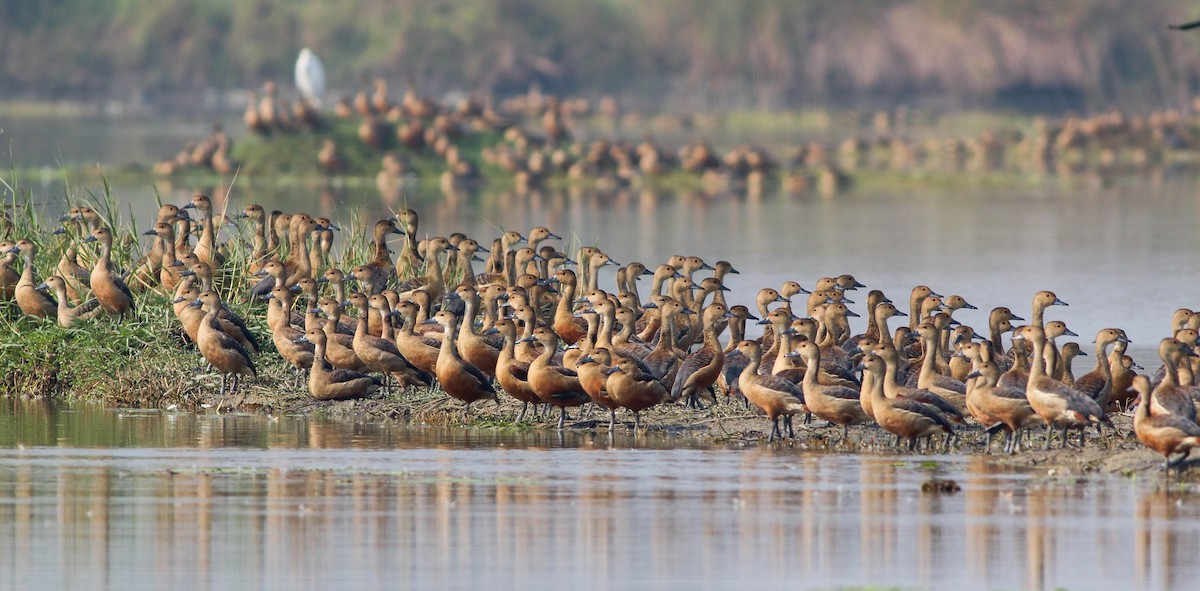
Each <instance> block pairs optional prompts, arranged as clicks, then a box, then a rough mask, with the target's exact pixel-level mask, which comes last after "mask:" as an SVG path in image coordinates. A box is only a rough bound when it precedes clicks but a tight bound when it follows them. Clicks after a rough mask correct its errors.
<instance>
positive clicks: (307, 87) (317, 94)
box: [296, 47, 325, 108]
mask: <svg viewBox="0 0 1200 591" xmlns="http://www.w3.org/2000/svg"><path fill="white" fill-rule="evenodd" d="M296 88H298V89H299V90H300V94H302V95H304V98H306V99H308V101H309V102H311V103H312V104H313V106H314V107H318V108H319V107H320V106H321V99H322V98H323V97H324V96H325V66H323V65H321V58H319V57H317V54H315V53H313V52H312V50H311V49H309V48H307V47H305V48H304V49H301V50H300V57H298V58H296Z"/></svg>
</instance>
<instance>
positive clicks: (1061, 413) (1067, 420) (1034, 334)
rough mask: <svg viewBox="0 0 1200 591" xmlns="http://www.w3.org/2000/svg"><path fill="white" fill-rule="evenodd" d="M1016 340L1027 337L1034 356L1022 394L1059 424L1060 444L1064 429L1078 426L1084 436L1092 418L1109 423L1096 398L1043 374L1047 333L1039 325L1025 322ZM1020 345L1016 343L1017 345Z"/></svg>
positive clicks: (1049, 421) (1048, 434) (1050, 421)
mask: <svg viewBox="0 0 1200 591" xmlns="http://www.w3.org/2000/svg"><path fill="white" fill-rule="evenodd" d="M1013 339H1015V340H1017V341H1029V343H1030V344H1031V345H1033V351H1032V353H1033V356H1032V358H1031V359H1030V368H1029V381H1028V385H1027V386H1026V389H1025V397H1026V398H1027V399H1028V400H1029V404H1030V405H1031V406H1033V410H1034V411H1036V412H1037V413H1038V415H1039V416H1040V417H1042V420H1044V421H1046V424H1047V425H1049V426H1051V427H1059V428H1060V429H1061V431H1062V440H1063V443H1062V444H1063V447H1066V445H1067V430H1068V429H1071V428H1078V429H1080V440H1081V442H1082V439H1083V429H1084V428H1085V427H1087V426H1088V425H1090V424H1091V423H1093V422H1101V423H1104V424H1106V425H1109V426H1111V425H1112V421H1111V420H1109V418H1108V416H1107V415H1105V414H1104V410H1103V409H1101V408H1100V405H1098V404H1096V401H1094V400H1092V399H1091V398H1089V397H1087V396H1086V395H1084V394H1083V393H1081V392H1079V391H1078V390H1076V389H1074V388H1072V387H1070V386H1068V385H1066V384H1064V383H1062V382H1060V381H1058V380H1055V379H1053V378H1051V377H1050V376H1048V375H1046V368H1045V354H1046V333H1045V330H1044V329H1043V328H1041V327H1039V326H1034V325H1030V326H1025V327H1023V328H1021V330H1020V331H1019V332H1018V333H1017V334H1016V335H1014V336H1013ZM1018 346H1019V345H1018ZM1051 435H1052V432H1051V429H1047V432H1046V448H1047V449H1049V447H1050V440H1051Z"/></svg>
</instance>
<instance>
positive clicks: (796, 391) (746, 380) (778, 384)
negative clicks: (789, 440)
mask: <svg viewBox="0 0 1200 591" xmlns="http://www.w3.org/2000/svg"><path fill="white" fill-rule="evenodd" d="M737 351H738V352H739V353H741V354H742V355H743V356H745V358H746V360H747V363H746V367H745V368H744V369H743V370H742V375H740V376H739V377H738V389H739V390H741V392H742V394H744V395H745V396H746V400H747V401H749V403H750V404H753V405H754V406H756V407H758V408H759V410H762V411H763V412H765V413H767V418H768V419H770V420H771V434H770V435H769V436H768V437H767V442H768V443H769V442H771V441H774V440H775V438H776V437H783V435H784V434H785V433H786V434H787V435H788V436H789V437H795V431H794V430H793V428H792V416H793V415H795V414H796V413H799V412H808V409H807V407H805V405H804V392H803V390H801V388H800V386H797V385H796V384H793V383H792V382H790V381H788V380H785V379H783V378H779V377H776V376H773V375H762V374H760V373H759V365H760V364H761V363H762V346H761V345H759V344H758V342H757V341H749V340H746V341H742V342H740V343H738V346H737ZM781 416H782V417H784V423H783V431H781V430H780V425H779V417H781Z"/></svg>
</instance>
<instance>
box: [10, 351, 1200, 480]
mask: <svg viewBox="0 0 1200 591" xmlns="http://www.w3.org/2000/svg"><path fill="white" fill-rule="evenodd" d="M216 379H217V377H216V375H215V374H200V375H197V376H194V379H192V380H190V385H191V386H192V387H194V388H196V389H195V390H193V389H192V388H189V387H186V386H188V385H189V384H188V383H187V382H182V383H181V385H183V386H185V387H184V388H179V389H176V390H174V391H165V392H163V396H161V397H159V398H158V400H159V402H160V403H159V404H157V405H154V406H138V405H126V404H120V403H115V402H116V401H114V400H111V399H106V400H96V399H94V398H85V397H75V398H74V399H72V398H71V397H62V396H48V397H46V398H48V399H51V400H54V401H59V402H67V403H68V404H69V403H72V402H73V401H78V402H80V403H88V404H98V405H101V406H103V407H105V408H106V409H109V410H113V411H117V410H119V409H122V408H126V409H133V408H136V409H139V410H145V411H157V412H191V413H200V414H204V413H215V414H222V413H241V414H245V413H249V414H260V415H263V416H275V415H287V416H303V417H308V418H320V419H324V420H331V421H334V422H338V423H346V424H354V423H362V422H364V421H366V422H381V423H395V424H399V425H402V426H405V427H410V428H414V429H427V428H453V429H458V428H464V429H470V430H479V431H483V432H490V433H495V434H498V435H504V434H530V433H537V434H542V435H550V434H553V433H555V432H556V429H555V425H556V422H557V414H556V411H552V412H551V413H550V414H549V415H544V416H537V417H531V416H528V415H527V416H526V418H525V419H524V420H522V421H519V422H518V421H516V420H515V417H516V415H517V413H518V412H519V410H520V403H519V402H517V401H516V400H514V399H511V398H506V397H504V396H502V397H501V402H500V404H498V405H496V404H490V403H483V404H480V405H478V406H477V407H474V408H472V413H471V416H470V417H468V418H467V419H466V420H464V419H463V417H462V404H461V403H459V402H457V401H454V400H453V399H451V398H449V397H448V396H446V395H445V394H444V393H441V392H440V391H434V390H420V391H416V392H411V393H410V392H399V393H396V392H394V393H393V394H392V395H391V396H389V397H383V396H376V397H373V398H364V399H357V400H343V401H320V400H315V399H313V398H311V397H309V396H308V394H307V393H306V392H304V391H303V390H299V389H295V388H283V389H281V388H279V387H274V388H272V387H267V386H265V385H263V384H262V382H263V381H264V380H261V379H260V380H256V381H254V382H247V383H246V384H244V385H245V386H246V389H245V390H243V391H242V392H240V393H239V394H237V395H236V396H234V397H226V398H225V399H220V398H218V397H217V395H216V393H215V392H213V391H210V390H209V389H208V388H207V387H202V386H206V385H207V381H215V380H216ZM9 397H13V396H9ZM16 397H17V398H23V399H36V398H39V397H41V396H40V395H35V396H30V395H21V396H16ZM531 414H532V411H531ZM569 415H570V417H571V418H570V419H568V421H567V424H566V427H565V428H564V430H563V431H564V433H569V434H575V435H578V434H584V433H591V434H592V435H594V436H597V437H601V436H608V429H607V426H608V415H607V412H605V411H603V410H602V409H599V408H590V409H588V410H582V411H581V409H580V408H572V409H570V410H569ZM1109 416H1110V418H1112V419H1113V422H1114V423H1115V424H1116V426H1117V430H1118V432H1119V433H1120V435H1117V436H1114V435H1113V434H1112V433H1111V431H1106V435H1107V438H1106V439H1101V438H1099V437H1097V435H1096V433H1095V432H1094V431H1089V432H1088V437H1087V444H1086V446H1085V447H1084V448H1083V449H1082V450H1080V449H1078V448H1075V447H1068V448H1066V449H1060V448H1058V447H1057V446H1058V443H1057V440H1056V443H1055V447H1054V448H1053V449H1051V450H1043V449H1042V442H1043V441H1044V440H1043V439H1042V434H1043V431H1042V430H1041V429H1036V428H1035V429H1033V430H1031V435H1030V439H1029V440H1028V441H1027V443H1026V445H1027V447H1028V449H1026V450H1023V451H1021V452H1020V453H1017V454H1005V453H1003V452H1002V451H1000V449H1001V446H1002V438H1001V437H997V440H996V441H995V442H994V443H993V445H992V447H991V448H990V449H991V451H988V452H985V451H984V444H983V432H982V429H981V428H980V427H978V426H975V425H970V426H964V427H960V428H958V429H956V432H957V433H958V435H959V441H958V442H956V443H955V444H954V445H953V446H952V447H951V449H950V450H949V451H945V450H943V448H942V446H941V444H940V441H939V443H938V444H937V445H935V446H934V449H933V450H932V451H928V450H918V451H916V452H910V451H908V449H907V444H902V445H901V446H899V447H898V448H892V447H891V446H890V442H891V436H890V435H888V434H887V433H885V432H883V431H882V430H881V429H880V428H879V427H878V426H877V425H874V424H869V425H857V426H852V427H851V428H850V440H851V443H849V444H841V443H839V442H837V437H838V429H836V428H831V427H827V426H826V424H825V423H823V422H822V421H820V420H819V419H815V418H814V421H813V424H812V425H803V424H802V420H803V417H799V416H798V417H797V421H796V439H784V440H782V441H777V442H773V443H767V441H766V436H767V433H768V432H769V429H770V424H769V422H768V421H767V419H766V417H765V415H761V414H760V413H758V412H757V411H756V410H755V409H753V408H750V409H747V408H744V407H743V406H742V405H741V403H740V401H730V400H725V399H722V400H721V402H720V403H719V404H718V405H716V406H715V407H714V406H711V405H710V406H708V407H707V408H706V409H705V410H702V411H696V410H691V409H686V408H684V407H683V406H681V405H662V406H659V407H656V408H653V409H650V410H648V411H646V412H644V413H643V416H642V424H643V434H642V435H641V436H642V437H650V438H653V439H654V441H655V446H656V447H676V446H675V445H672V443H673V442H674V443H678V444H679V445H678V447H691V446H695V445H696V444H699V445H701V446H725V447H729V448H733V449H753V448H772V449H788V450H798V451H812V452H823V453H836V454H862V455H885V456H886V455H895V456H897V457H936V456H947V455H949V456H956V457H962V458H979V459H980V460H983V461H987V462H988V463H989V464H992V465H994V466H995V467H997V468H1000V469H1003V470H1009V471H1013V472H1021V473H1025V474H1028V475H1030V476H1031V477H1034V478H1050V479H1060V480H1061V479H1067V480H1080V479H1083V480H1086V479H1088V478H1092V477H1095V476H1105V477H1114V478H1125V479H1137V478H1139V477H1141V478H1147V477H1148V478H1152V479H1156V480H1157V479H1163V482H1165V483H1169V484H1171V485H1175V486H1183V487H1184V488H1185V489H1187V490H1200V488H1198V487H1200V454H1192V456H1190V458H1191V459H1190V460H1189V461H1188V462H1186V463H1185V464H1183V465H1182V466H1181V467H1179V468H1175V469H1172V470H1171V472H1170V474H1169V475H1164V473H1163V470H1162V457H1161V456H1160V455H1158V454H1157V453H1155V452H1153V451H1151V450H1150V449H1148V448H1146V447H1144V446H1143V445H1142V444H1141V443H1140V442H1138V440H1137V439H1136V437H1135V436H1134V435H1133V433H1132V427H1133V419H1132V414H1127V413H1113V414H1110V415H1109ZM616 435H617V436H619V437H626V438H628V437H635V434H634V433H633V420H632V416H631V415H629V414H628V413H624V412H618V414H617V428H616ZM664 442H666V445H665V446H664V445H662V444H663V443H664Z"/></svg>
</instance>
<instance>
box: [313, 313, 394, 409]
mask: <svg viewBox="0 0 1200 591" xmlns="http://www.w3.org/2000/svg"><path fill="white" fill-rule="evenodd" d="M296 340H297V341H298V342H299V343H306V342H307V343H312V345H313V363H312V366H311V369H310V370H309V373H308V392H309V394H312V397H313V398H316V399H317V400H349V399H353V398H364V397H366V396H370V395H371V394H374V393H375V391H377V390H378V389H379V386H380V385H379V383H378V382H376V381H375V380H374V379H373V378H371V377H370V376H367V375H364V374H361V373H359V372H357V371H352V370H348V369H335V368H334V367H333V366H331V365H330V364H329V363H328V362H327V360H326V359H325V348H326V345H327V344H328V335H327V334H326V333H325V331H323V330H321V329H318V328H312V329H309V330H307V331H305V332H304V336H303V337H300V338H299V339H296Z"/></svg>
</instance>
